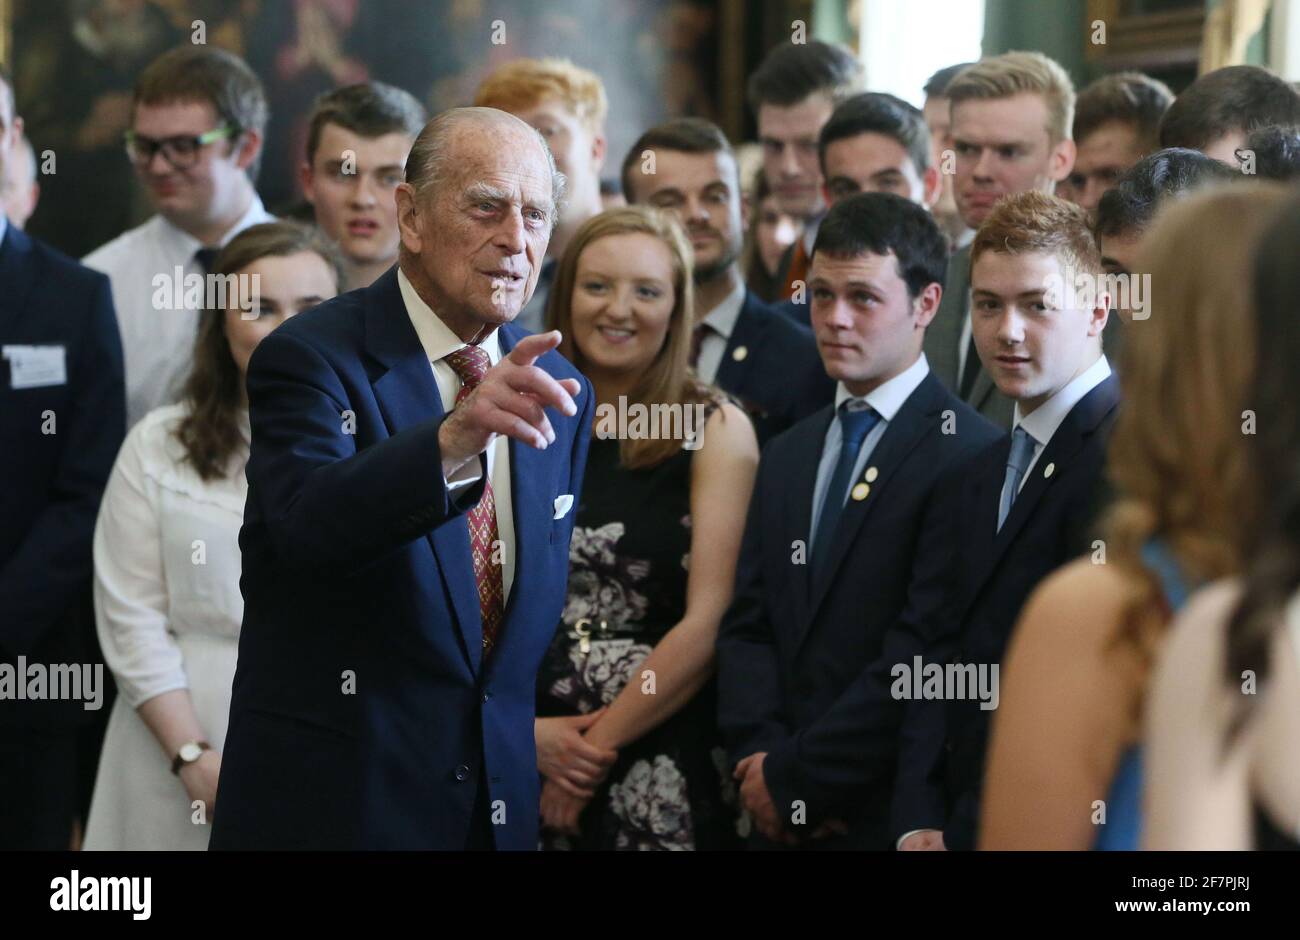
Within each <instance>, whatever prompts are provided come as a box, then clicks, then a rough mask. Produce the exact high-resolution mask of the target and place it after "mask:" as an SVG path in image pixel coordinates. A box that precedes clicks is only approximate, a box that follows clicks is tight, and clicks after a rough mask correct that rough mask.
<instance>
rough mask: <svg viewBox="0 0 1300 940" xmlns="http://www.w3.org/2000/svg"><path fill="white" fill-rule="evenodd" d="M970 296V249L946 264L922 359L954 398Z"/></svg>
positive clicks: (956, 255) (953, 257)
mask: <svg viewBox="0 0 1300 940" xmlns="http://www.w3.org/2000/svg"><path fill="white" fill-rule="evenodd" d="M969 292H970V248H969V246H968V247H966V248H962V249H959V250H958V251H957V252H956V254H954V255H953V256H952V257H951V258H950V259H949V260H948V277H947V278H946V279H945V284H944V292H943V299H942V300H941V301H940V306H939V313H938V314H937V315H936V316H935V318H934V322H933V323H931V324H930V326H929V328H928V329H927V330H926V331H925V344H924V345H925V356H926V359H928V360H929V361H930V366H931V368H932V369H933V370H934V372H935V374H936V375H937V376H938V377H939V380H940V381H941V382H943V384H944V385H946V386H948V388H949V389H951V390H952V392H953V394H957V391H958V385H957V366H958V364H959V363H960V361H961V360H960V356H961V330H962V325H963V324H964V323H965V319H966V307H967V294H968V293H969Z"/></svg>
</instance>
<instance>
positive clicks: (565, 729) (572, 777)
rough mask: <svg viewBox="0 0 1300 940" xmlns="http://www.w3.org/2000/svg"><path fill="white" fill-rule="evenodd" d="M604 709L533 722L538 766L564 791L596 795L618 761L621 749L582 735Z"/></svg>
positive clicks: (585, 797)
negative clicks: (598, 745)
mask: <svg viewBox="0 0 1300 940" xmlns="http://www.w3.org/2000/svg"><path fill="white" fill-rule="evenodd" d="M604 712H605V709H603V708H602V709H599V710H597V711H594V712H591V713H590V714H588V715H573V716H571V717H562V718H538V719H537V720H536V721H534V722H533V729H534V735H535V736H536V738H537V769H538V770H539V771H541V773H542V775H543V776H544V777H546V779H547V780H548V781H553V782H554V783H555V785H556V786H558V787H559V788H560V789H561V790H563V791H564V792H566V793H568V794H569V795H570V796H572V797H574V798H577V799H581V800H584V801H585V800H589V799H591V798H592V796H594V795H595V792H596V787H598V786H600V784H601V782H602V781H603V780H604V779H605V777H606V775H608V774H609V769H610V768H611V767H613V766H614V762H615V761H616V760H618V751H614V750H610V749H608V748H603V747H597V746H596V745H594V744H592V743H591V742H590V741H588V740H587V739H586V738H584V737H583V736H582V733H583V732H584V731H586V730H587V729H588V728H590V727H591V726H592V725H593V724H595V722H596V719H597V718H599V717H600V716H601V715H602V714H604Z"/></svg>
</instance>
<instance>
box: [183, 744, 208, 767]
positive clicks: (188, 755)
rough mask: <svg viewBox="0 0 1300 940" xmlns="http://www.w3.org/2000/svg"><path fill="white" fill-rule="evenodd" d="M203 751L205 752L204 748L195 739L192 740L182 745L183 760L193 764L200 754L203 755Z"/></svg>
mask: <svg viewBox="0 0 1300 940" xmlns="http://www.w3.org/2000/svg"><path fill="white" fill-rule="evenodd" d="M202 753H203V748H201V747H199V746H198V745H197V744H195V743H194V742H193V741H191V742H190V743H189V744H183V745H181V760H183V761H185V763H187V764H191V763H193V762H194V761H196V760H198V759H199V755H201V754H202Z"/></svg>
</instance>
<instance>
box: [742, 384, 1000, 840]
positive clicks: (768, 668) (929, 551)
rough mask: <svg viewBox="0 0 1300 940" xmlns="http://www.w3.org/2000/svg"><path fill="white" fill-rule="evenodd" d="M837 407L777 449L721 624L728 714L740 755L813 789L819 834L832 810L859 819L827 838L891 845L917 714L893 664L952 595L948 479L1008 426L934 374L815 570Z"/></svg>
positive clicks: (797, 788)
mask: <svg viewBox="0 0 1300 940" xmlns="http://www.w3.org/2000/svg"><path fill="white" fill-rule="evenodd" d="M832 415H833V410H832V408H830V407H827V408H823V409H822V410H821V411H819V412H818V413H817V414H815V415H813V416H812V417H810V418H807V419H805V420H803V421H801V422H799V424H797V425H795V426H794V427H793V428H791V429H790V430H789V431H787V432H786V433H784V434H782V435H780V436H779V437H777V438H776V439H775V440H773V441H772V442H771V444H769V445H768V448H767V450H766V451H764V454H763V458H762V461H761V463H760V466H759V472H758V479H757V483H756V486H755V489H754V495H753V499H752V500H751V503H750V511H749V520H748V524H747V526H746V530H745V538H744V544H743V548H742V550H741V556H740V562H739V567H738V574H737V579H736V597H735V600H734V601H733V603H732V606H731V609H730V610H729V612H728V614H727V616H726V618H725V619H724V621H723V623H722V627H721V631H720V634H719V639H718V669H719V719H720V723H721V727H722V730H723V733H724V737H725V741H726V745H727V750H728V758H729V760H730V762H731V764H732V766H734V765H735V763H736V762H737V761H739V760H740V759H742V758H744V757H745V756H747V755H749V754H752V753H754V752H756V751H767V752H768V755H767V758H766V760H765V762H764V777H765V780H766V782H767V785H768V788H769V791H770V792H771V794H772V798H773V801H774V802H775V803H776V806H777V808H778V810H779V811H780V812H781V814H782V815H783V816H784V817H786V818H787V819H789V818H790V816H791V813H792V809H791V806H792V804H793V802H794V801H795V800H802V801H804V804H805V807H806V811H807V820H808V822H807V828H805V829H804V831H803V834H807V833H808V832H811V831H812V830H813V829H815V828H817V825H818V824H819V823H820V822H821V821H823V820H824V819H826V818H839V819H842V820H844V821H846V822H847V823H848V825H849V833H848V834H847V836H844V837H840V838H836V839H828V840H818V841H816V842H814V843H811V845H812V846H815V847H818V848H824V847H843V848H873V849H879V848H884V847H886V846H887V845H888V844H889V835H890V833H889V797H890V792H891V790H892V784H893V778H894V772H895V762H896V758H897V751H898V738H897V729H898V723H899V720H900V718H901V713H902V703H901V702H898V701H895V700H894V699H893V698H892V697H891V696H890V692H889V689H890V685H891V682H892V679H891V677H890V670H891V667H892V665H893V664H894V663H895V662H898V661H902V662H909V661H910V660H911V656H912V655H913V654H915V653H918V652H919V651H920V649H921V646H922V643H921V641H920V637H919V634H918V632H917V631H918V630H919V629H920V628H921V627H922V626H923V625H925V624H926V623H927V622H928V621H929V615H930V612H931V609H932V608H933V606H934V605H935V603H936V601H937V600H938V599H941V598H942V596H943V588H944V584H943V579H942V577H941V576H942V575H943V574H945V573H946V572H947V569H948V565H947V561H946V559H947V555H948V553H949V551H950V550H951V544H952V540H951V529H950V520H949V519H947V518H945V517H943V516H942V515H940V514H939V513H938V512H936V508H937V507H936V503H935V501H934V499H933V496H934V490H935V488H936V486H937V485H938V484H939V481H940V479H941V477H942V476H943V475H944V474H945V473H946V472H949V471H951V470H953V469H954V468H959V467H962V466H964V465H965V464H966V463H967V462H968V461H969V459H970V458H971V457H972V456H973V455H974V454H975V453H976V452H977V451H978V450H980V449H982V448H984V447H986V446H987V445H989V444H991V443H992V442H993V441H995V440H997V438H998V436H999V435H998V431H997V429H996V428H994V427H993V426H992V425H991V424H989V423H988V422H987V421H985V420H984V419H983V418H981V417H980V416H979V415H977V414H976V413H975V412H974V411H972V410H971V409H970V408H969V407H967V406H966V405H964V404H962V403H961V402H960V401H958V400H957V398H956V396H954V395H952V394H951V393H950V392H948V391H947V390H946V389H944V387H943V385H942V384H941V383H940V382H939V380H938V379H936V378H935V377H934V375H933V373H931V374H930V375H927V376H926V378H925V379H924V380H923V381H922V382H921V384H920V385H919V386H917V388H916V390H915V391H914V392H912V394H911V395H910V396H909V397H908V399H907V401H906V402H905V403H904V405H903V407H902V408H901V409H900V410H899V412H898V413H897V414H896V415H895V416H894V420H893V421H891V422H890V423H889V425H888V427H887V428H886V430H885V433H884V435H883V436H882V437H881V439H880V441H879V443H878V444H877V445H876V447H875V449H874V450H873V451H872V453H871V456H870V458H869V460H868V462H867V467H868V468H875V471H876V472H875V473H874V474H871V475H872V476H874V477H875V479H874V481H873V482H872V483H871V484H870V487H871V489H870V491H869V493H868V495H867V498H866V499H864V500H862V501H860V502H859V501H854V500H852V499H850V500H849V501H848V502H847V503H846V505H845V510H844V515H843V516H842V517H841V522H840V525H839V526H838V527H837V535H836V537H835V540H834V542H833V543H832V548H831V551H832V560H831V561H830V563H829V567H828V568H827V569H825V571H824V573H823V575H822V580H821V582H820V583H813V582H812V573H811V567H810V565H808V564H797V563H792V553H793V552H795V551H796V550H797V549H796V547H795V543H796V542H797V541H802V542H803V543H804V544H805V545H806V544H807V540H808V535H809V531H810V526H811V514H812V502H813V491H814V487H815V483H816V477H817V464H818V460H819V458H820V455H821V453H822V446H823V442H824V440H825V435H826V430H827V425H828V424H829V422H830V421H831V420H832ZM945 424H948V425H949V427H948V432H947V433H945ZM864 475H866V473H865V472H864ZM803 557H804V558H806V557H807V556H806V552H805V554H804V556H803ZM790 828H791V830H792V831H795V832H798V831H799V827H797V826H791V827H790Z"/></svg>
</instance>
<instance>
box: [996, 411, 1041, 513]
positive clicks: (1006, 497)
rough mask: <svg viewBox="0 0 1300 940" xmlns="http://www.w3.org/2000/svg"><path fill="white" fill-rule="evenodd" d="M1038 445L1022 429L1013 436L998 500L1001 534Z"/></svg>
mask: <svg viewBox="0 0 1300 940" xmlns="http://www.w3.org/2000/svg"><path fill="white" fill-rule="evenodd" d="M1037 443H1038V442H1037V441H1036V440H1034V439H1033V438H1032V437H1030V436H1029V432H1028V431H1026V430H1025V429H1024V428H1022V427H1018V428H1016V429H1015V431H1014V432H1012V434H1011V453H1010V454H1008V455H1007V475H1006V478H1005V479H1003V481H1002V498H1001V499H999V500H998V531H999V532H1001V531H1002V523H1004V522H1006V521H1007V514H1008V513H1010V512H1011V504H1012V503H1014V502H1015V501H1016V494H1017V493H1019V492H1020V481H1021V480H1023V479H1024V478H1025V469H1026V468H1027V467H1028V466H1029V459H1030V458H1031V457H1033V455H1034V445H1035V444H1037Z"/></svg>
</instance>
